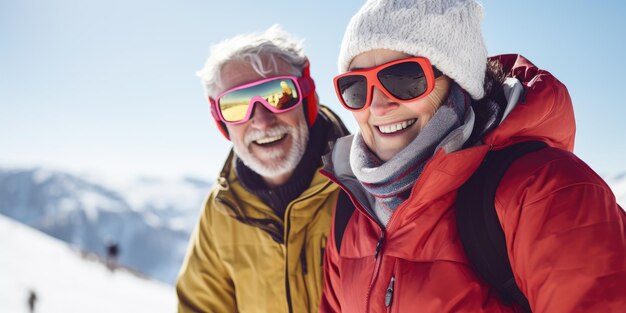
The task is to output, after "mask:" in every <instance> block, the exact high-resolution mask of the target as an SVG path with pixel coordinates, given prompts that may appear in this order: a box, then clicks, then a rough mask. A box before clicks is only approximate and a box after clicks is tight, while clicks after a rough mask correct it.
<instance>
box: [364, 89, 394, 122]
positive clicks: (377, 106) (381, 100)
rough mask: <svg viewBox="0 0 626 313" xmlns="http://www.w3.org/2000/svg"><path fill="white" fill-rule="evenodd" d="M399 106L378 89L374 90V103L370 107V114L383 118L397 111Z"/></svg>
mask: <svg viewBox="0 0 626 313" xmlns="http://www.w3.org/2000/svg"><path fill="white" fill-rule="evenodd" d="M398 106H399V104H398V103H397V102H395V101H393V100H391V99H389V98H387V96H385V94H384V93H383V92H382V91H380V90H379V89H378V88H377V87H374V90H372V103H371V105H370V112H371V113H372V114H373V115H377V116H383V115H385V114H387V113H389V112H391V111H393V110H395V109H396V108H397V107H398Z"/></svg>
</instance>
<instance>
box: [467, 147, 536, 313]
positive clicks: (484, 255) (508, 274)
mask: <svg viewBox="0 0 626 313" xmlns="http://www.w3.org/2000/svg"><path fill="white" fill-rule="evenodd" d="M543 147H546V144H545V143H543V142H538V141H528V142H521V143H518V144H515V145H512V146H509V147H507V148H504V149H502V150H497V151H490V152H489V153H487V156H486V157H485V159H484V160H483V163H482V164H481V165H480V167H479V168H478V170H476V172H474V174H473V175H472V177H470V179H469V180H468V181H467V182H465V184H463V186H461V188H459V191H458V195H457V200H456V217H457V227H458V231H459V236H460V238H461V242H462V243H463V248H464V249H465V253H466V255H467V257H468V259H469V261H470V263H471V264H472V266H473V268H474V270H475V271H476V272H477V273H478V274H479V275H480V276H481V277H482V278H483V279H484V280H485V281H486V282H487V283H488V284H490V285H491V286H492V287H493V288H495V289H496V290H497V291H498V293H499V294H500V296H501V297H502V299H503V300H504V301H505V302H506V303H511V302H516V303H518V304H519V305H521V307H522V308H524V310H525V311H526V312H531V309H530V305H529V304H528V299H526V297H525V296H524V294H523V293H522V291H521V290H520V289H519V287H518V286H517V284H516V283H515V278H514V276H513V271H512V269H511V263H510V261H509V257H508V253H507V248H506V241H505V237H504V231H503V230H502V227H501V226H500V220H499V219H498V215H497V213H496V208H495V204H494V202H495V196H496V189H497V188H498V185H499V184H500V180H501V179H502V176H504V173H505V172H506V170H507V169H508V167H509V165H511V163H512V162H513V161H515V160H516V159H517V158H519V157H521V156H522V155H525V154H527V153H529V152H532V151H536V150H539V149H541V148H543Z"/></svg>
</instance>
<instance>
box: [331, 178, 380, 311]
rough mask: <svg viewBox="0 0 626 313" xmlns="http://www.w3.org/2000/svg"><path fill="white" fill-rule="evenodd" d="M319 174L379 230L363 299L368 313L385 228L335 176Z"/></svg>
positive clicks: (378, 268)
mask: <svg viewBox="0 0 626 313" xmlns="http://www.w3.org/2000/svg"><path fill="white" fill-rule="evenodd" d="M320 173H322V174H323V175H324V176H326V177H328V178H329V179H330V180H331V181H333V182H334V183H336V184H337V185H339V187H341V189H343V191H345V192H346V193H347V194H348V196H349V197H350V201H352V203H353V204H354V205H355V206H356V208H357V210H359V211H361V213H363V214H364V215H365V216H366V217H367V218H368V219H369V220H370V221H372V222H374V223H375V224H376V225H378V228H379V229H380V236H379V237H378V241H377V242H376V248H375V251H374V259H375V260H376V264H375V266H374V273H372V279H371V280H370V284H369V288H368V293H367V296H366V298H365V306H366V307H367V308H368V312H369V306H370V296H371V292H372V286H374V282H375V281H376V278H377V277H378V271H379V270H380V263H381V259H382V257H381V258H379V257H378V256H379V255H380V253H381V252H382V249H383V246H384V244H385V226H384V225H383V224H382V223H381V222H380V221H378V220H377V219H375V218H374V217H372V215H371V214H373V212H370V211H369V210H367V209H365V207H363V205H361V203H360V202H359V201H355V200H354V199H355V197H354V196H353V195H352V193H351V192H350V191H349V190H348V189H347V188H346V187H345V186H344V185H343V184H342V183H341V182H339V181H338V180H337V178H335V176H334V175H333V174H332V173H331V172H329V171H326V170H323V169H322V170H320Z"/></svg>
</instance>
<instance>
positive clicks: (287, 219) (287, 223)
mask: <svg viewBox="0 0 626 313" xmlns="http://www.w3.org/2000/svg"><path fill="white" fill-rule="evenodd" d="M331 185H332V184H331V183H328V184H326V186H324V187H322V188H320V189H319V190H317V191H316V192H315V193H313V194H311V195H310V196H308V197H306V198H303V199H299V200H298V202H301V201H305V200H307V199H308V198H312V197H314V196H316V195H318V194H319V193H320V192H322V191H324V190H325V189H326V188H328V187H329V186H331ZM294 204H295V202H292V203H291V205H289V206H288V207H287V210H286V211H285V236H284V242H285V293H286V294H287V307H288V308H289V312H290V313H292V312H293V304H292V303H291V290H290V288H291V287H289V245H288V243H289V230H290V229H291V218H290V217H291V209H292V207H293V205H294ZM305 240H306V237H305ZM303 249H304V247H303ZM300 255H301V256H302V254H300ZM301 262H302V261H301ZM303 263H304V267H303V268H302V270H303V272H304V271H306V269H305V267H306V255H305V259H304V262H303ZM304 274H306V273H304Z"/></svg>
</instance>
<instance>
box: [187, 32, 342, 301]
mask: <svg viewBox="0 0 626 313" xmlns="http://www.w3.org/2000/svg"><path fill="white" fill-rule="evenodd" d="M199 76H200V77H201V78H202V80H203V82H204V86H205V91H206V94H207V96H208V98H209V102H210V106H211V113H212V115H213V118H214V120H215V122H216V124H217V128H218V129H219V130H220V132H221V133H222V134H223V135H224V136H225V137H226V138H227V139H229V140H231V141H232V143H233V151H232V152H231V153H230V155H229V156H228V158H227V160H226V163H225V164H224V167H223V169H222V171H221V174H220V176H219V178H218V182H217V184H216V185H215V187H214V188H213V190H212V191H211V192H210V194H209V196H208V198H207V200H206V202H205V204H204V210H203V211H202V214H201V216H200V221H199V224H198V226H197V228H196V230H195V232H194V234H193V236H192V238H191V242H190V247H189V251H188V253H187V257H186V259H185V262H184V264H183V267H182V269H181V272H180V276H179V279H178V282H177V286H176V288H177V294H178V300H179V311H180V312H317V310H318V305H319V301H320V297H321V293H322V277H323V275H322V260H323V253H324V248H325V246H326V239H327V236H328V230H329V228H330V222H331V217H332V213H333V211H334V208H335V206H336V203H337V201H338V195H339V192H340V190H339V189H338V187H337V186H336V185H334V184H333V183H332V182H331V181H329V180H328V179H327V178H325V177H324V176H322V175H320V174H319V173H318V169H319V168H320V167H321V165H322V162H321V156H322V155H323V154H324V153H325V152H326V151H327V150H328V147H329V142H331V141H334V140H335V139H336V138H338V137H340V136H343V135H346V134H347V133H348V132H347V130H346V128H345V126H344V125H343V124H342V122H341V121H340V120H339V118H338V117H337V116H335V115H334V113H332V112H331V111H330V110H329V109H328V108H326V107H324V106H321V105H320V106H318V104H317V95H316V93H315V85H314V83H313V80H312V78H311V77H310V76H309V62H308V59H307V58H306V56H305V55H304V52H303V50H302V47H301V41H300V40H297V39H295V38H294V37H293V36H291V35H290V34H287V33H286V32H284V31H283V30H281V29H280V28H279V27H278V26H273V27H271V28H270V29H268V30H267V31H265V32H264V33H262V34H248V35H242V36H237V37H234V38H231V39H228V40H226V41H223V42H221V43H219V44H216V45H214V46H213V47H212V49H211V54H210V56H209V58H208V60H207V62H206V65H205V67H204V68H203V69H202V70H201V71H200V72H199Z"/></svg>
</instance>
